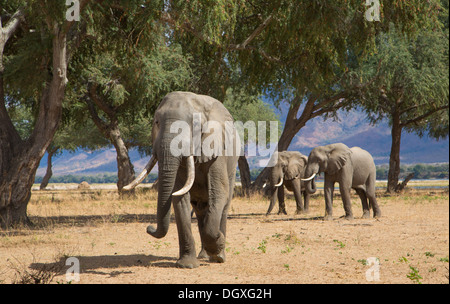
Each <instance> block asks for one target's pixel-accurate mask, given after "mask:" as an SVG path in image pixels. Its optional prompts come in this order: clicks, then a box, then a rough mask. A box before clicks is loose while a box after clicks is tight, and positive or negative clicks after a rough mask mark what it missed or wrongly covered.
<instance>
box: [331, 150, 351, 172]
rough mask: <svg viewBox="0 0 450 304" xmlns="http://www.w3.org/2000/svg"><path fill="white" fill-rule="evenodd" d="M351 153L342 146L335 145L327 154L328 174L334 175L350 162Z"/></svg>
mask: <svg viewBox="0 0 450 304" xmlns="http://www.w3.org/2000/svg"><path fill="white" fill-rule="evenodd" d="M351 154H352V151H351V150H350V148H349V147H347V146H346V145H344V144H337V145H335V146H334V147H333V149H332V150H331V152H330V153H329V154H328V166H327V173H328V174H331V175H333V174H336V173H337V172H338V171H339V170H341V169H342V167H343V166H345V164H346V163H347V162H348V161H350V158H351Z"/></svg>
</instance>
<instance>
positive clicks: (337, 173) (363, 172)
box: [303, 143, 381, 219]
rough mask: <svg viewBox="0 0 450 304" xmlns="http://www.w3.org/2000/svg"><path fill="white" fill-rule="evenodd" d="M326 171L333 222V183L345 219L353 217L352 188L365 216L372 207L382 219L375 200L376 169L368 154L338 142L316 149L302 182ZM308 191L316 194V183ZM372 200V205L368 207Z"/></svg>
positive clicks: (327, 210) (327, 213)
mask: <svg viewBox="0 0 450 304" xmlns="http://www.w3.org/2000/svg"><path fill="white" fill-rule="evenodd" d="M321 172H325V183H324V194H325V218H326V219H331V218H332V215H333V209H332V207H333V191H334V184H335V183H336V182H337V183H339V190H340V192H341V197H342V201H343V203H344V210H345V217H346V218H347V219H352V218H353V213H352V207H351V200H350V189H352V188H353V189H355V190H356V192H357V193H358V195H359V197H360V199H361V203H362V207H363V217H364V218H368V217H369V216H370V207H372V209H373V216H374V217H380V216H381V210H380V207H379V206H378V203H377V199H376V197H375V181H376V168H375V163H374V161H373V158H372V156H371V155H370V153H369V152H367V151H365V150H363V149H361V148H359V147H353V148H351V149H350V148H349V147H347V146H346V145H344V144H341V143H337V144H331V145H327V146H321V147H316V148H314V149H313V150H312V151H311V153H310V154H309V157H308V165H307V166H306V170H305V176H307V178H306V179H303V181H311V180H313V179H314V177H315V175H316V174H318V173H321ZM306 189H307V190H308V192H309V193H314V192H315V191H316V188H315V186H314V184H312V183H308V184H307V186H306ZM367 200H369V204H370V207H369V205H368V204H367Z"/></svg>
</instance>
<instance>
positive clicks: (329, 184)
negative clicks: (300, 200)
mask: <svg viewBox="0 0 450 304" xmlns="http://www.w3.org/2000/svg"><path fill="white" fill-rule="evenodd" d="M333 193H334V181H329V180H327V178H326V176H325V182H324V194H325V216H324V219H325V220H332V219H333Z"/></svg>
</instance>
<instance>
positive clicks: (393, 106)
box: [360, 11, 449, 192]
mask: <svg viewBox="0 0 450 304" xmlns="http://www.w3.org/2000/svg"><path fill="white" fill-rule="evenodd" d="M447 14H448V11H447ZM448 48H449V44H448V29H447V30H443V29H442V28H440V27H437V28H434V29H429V30H422V31H420V32H419V33H418V34H417V35H416V36H415V37H408V36H406V35H405V34H403V33H401V32H399V31H398V29H397V28H396V27H394V26H393V25H392V27H391V29H390V31H389V32H387V33H385V34H383V35H380V37H379V39H378V41H377V50H376V52H375V54H374V55H373V56H372V57H370V59H369V60H368V61H367V62H366V63H365V64H363V65H362V69H361V77H362V78H363V79H364V78H365V79H371V80H370V86H368V87H367V90H362V91H361V92H360V94H361V98H362V99H363V103H364V105H365V108H366V111H367V114H368V117H369V119H370V121H371V122H372V123H377V122H378V121H380V120H382V119H388V120H389V123H390V126H391V136H392V145H391V153H390V159H389V172H388V184H387V192H396V191H399V190H401V189H402V187H401V184H399V182H398V180H399V174H400V146H401V136H402V132H403V131H405V132H408V133H415V134H417V135H419V136H421V137H422V136H424V135H428V136H430V137H433V138H436V139H439V138H445V137H447V136H448V126H449V124H448V118H449V103H448V102H449V96H448V94H449V93H448V91H449V76H448V73H449V57H448V56H449V53H448Z"/></svg>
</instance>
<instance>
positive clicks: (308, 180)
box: [302, 165, 317, 194]
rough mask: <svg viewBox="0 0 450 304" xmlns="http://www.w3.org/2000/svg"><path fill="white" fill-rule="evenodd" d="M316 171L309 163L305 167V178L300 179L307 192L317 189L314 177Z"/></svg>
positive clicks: (313, 191)
mask: <svg viewBox="0 0 450 304" xmlns="http://www.w3.org/2000/svg"><path fill="white" fill-rule="evenodd" d="M316 174H317V171H316V170H315V169H312V167H311V166H310V165H308V166H307V167H306V169H305V178H302V181H303V182H304V183H305V186H306V191H308V193H309V194H314V193H316V191H317V188H316V182H315V180H314V177H316Z"/></svg>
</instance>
